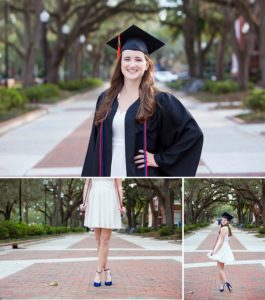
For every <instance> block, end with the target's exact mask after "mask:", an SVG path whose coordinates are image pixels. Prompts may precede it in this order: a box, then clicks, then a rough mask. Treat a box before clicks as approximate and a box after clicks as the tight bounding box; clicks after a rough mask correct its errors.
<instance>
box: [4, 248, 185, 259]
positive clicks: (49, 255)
mask: <svg viewBox="0 0 265 300" xmlns="http://www.w3.org/2000/svg"><path fill="white" fill-rule="evenodd" d="M161 255H162V256H176V255H177V256H181V251H159V252H157V251H148V250H145V251H137V250H133V251H128V250H127V251H126V250H118V251H112V250H111V251H110V253H109V256H161ZM91 256H94V257H96V256H97V251H85V250H82V251H73V250H72V251H71V250H69V251H65V250H64V251H62V250H56V251H23V250H21V249H20V250H18V251H16V252H11V253H8V254H5V255H1V256H0V261H2V260H31V259H55V258H59V259H61V258H81V257H83V258H84V257H91Z"/></svg>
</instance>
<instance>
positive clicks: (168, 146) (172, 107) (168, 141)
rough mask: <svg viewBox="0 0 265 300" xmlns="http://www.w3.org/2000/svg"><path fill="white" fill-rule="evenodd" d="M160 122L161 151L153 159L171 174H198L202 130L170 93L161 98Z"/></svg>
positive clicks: (159, 99) (159, 138) (181, 175)
mask: <svg viewBox="0 0 265 300" xmlns="http://www.w3.org/2000/svg"><path fill="white" fill-rule="evenodd" d="M158 103H159V106H160V111H161V123H160V128H159V132H158V145H159V146H158V149H159V151H158V153H155V154H154V159H155V161H156V163H157V165H158V167H159V168H160V169H161V170H162V171H163V172H164V173H165V174H167V175H168V176H179V177H186V176H195V174H196V170H197V167H198V164H199V161H200V156H201V151H202V145H203V133H202V131H201V129H200V127H199V126H198V124H197V123H196V121H195V120H194V118H193V117H192V115H191V114H190V113H189V112H188V111H187V110H186V109H185V107H184V106H183V105H182V104H181V102H180V101H179V100H178V99H177V98H176V97H174V96H173V95H171V94H169V93H161V95H160V96H159V98H158Z"/></svg>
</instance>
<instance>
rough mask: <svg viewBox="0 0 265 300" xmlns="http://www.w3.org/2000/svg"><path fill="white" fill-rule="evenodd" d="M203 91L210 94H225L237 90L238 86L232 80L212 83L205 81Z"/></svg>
mask: <svg viewBox="0 0 265 300" xmlns="http://www.w3.org/2000/svg"><path fill="white" fill-rule="evenodd" d="M203 90H204V91H206V92H210V93H212V94H216V95H219V94H227V93H231V92H236V91H238V90H239V86H238V84H237V83H236V82H235V81H233V80H223V81H212V80H207V81H206V82H205V84H204V87H203Z"/></svg>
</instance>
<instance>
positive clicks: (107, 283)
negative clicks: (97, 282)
mask: <svg viewBox="0 0 265 300" xmlns="http://www.w3.org/2000/svg"><path fill="white" fill-rule="evenodd" d="M104 271H105V272H106V271H110V269H106V270H104ZM110 276H111V273H110ZM105 285H108V286H110V285H112V280H110V281H105Z"/></svg>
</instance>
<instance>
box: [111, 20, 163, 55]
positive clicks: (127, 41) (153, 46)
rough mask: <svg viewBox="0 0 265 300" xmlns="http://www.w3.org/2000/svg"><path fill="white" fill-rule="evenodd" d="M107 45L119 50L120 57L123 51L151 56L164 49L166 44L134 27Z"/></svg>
mask: <svg viewBox="0 0 265 300" xmlns="http://www.w3.org/2000/svg"><path fill="white" fill-rule="evenodd" d="M107 45H109V46H110V47H112V48H114V49H115V50H117V51H118V55H119V54H120V53H121V52H122V51H123V50H137V51H142V52H143V53H145V54H151V53H153V52H155V51H156V50H158V49H159V48H161V47H163V46H164V45H165V43H163V42H162V41H160V40H158V39H157V38H155V37H154V36H152V35H151V34H149V33H147V32H146V31H144V30H142V29H140V28H139V27H137V26H135V25H132V26H131V27H129V28H127V29H126V30H124V31H123V32H121V33H120V34H119V35H117V36H116V37H115V38H113V39H112V40H110V41H108V42H107ZM119 46H120V47H119Z"/></svg>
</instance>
